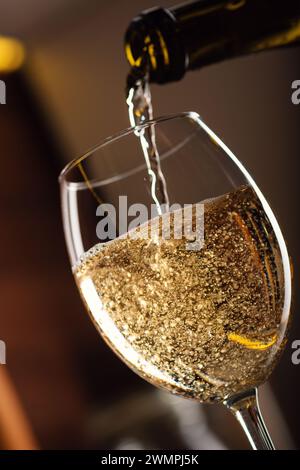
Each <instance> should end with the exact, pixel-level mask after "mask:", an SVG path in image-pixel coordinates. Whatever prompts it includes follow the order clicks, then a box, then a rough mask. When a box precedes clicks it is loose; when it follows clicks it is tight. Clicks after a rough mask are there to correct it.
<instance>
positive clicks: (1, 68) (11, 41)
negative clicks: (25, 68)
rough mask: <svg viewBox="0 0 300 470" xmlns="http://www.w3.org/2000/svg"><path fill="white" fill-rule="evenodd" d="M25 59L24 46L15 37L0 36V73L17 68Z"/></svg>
mask: <svg viewBox="0 0 300 470" xmlns="http://www.w3.org/2000/svg"><path fill="white" fill-rule="evenodd" d="M24 60H25V48H24V46H23V44H22V42H21V41H19V40H18V39H15V38H11V37H7V36H0V73H10V72H14V71H15V70H17V69H19V68H20V67H21V66H22V65H23V63H24Z"/></svg>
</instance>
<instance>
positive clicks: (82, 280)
mask: <svg viewBox="0 0 300 470" xmlns="http://www.w3.org/2000/svg"><path fill="white" fill-rule="evenodd" d="M144 131H146V132H148V134H149V131H151V132H150V133H151V135H155V145H156V151H157V152H158V155H159V158H160V172H161V174H162V175H163V178H164V182H165V185H166V190H167V192H168V199H169V204H170V205H169V206H168V207H167V208H166V207H165V208H164V210H161V211H159V210H157V204H153V194H152V191H151V184H150V183H151V181H150V178H149V165H148V164H149V162H146V161H145V152H144V150H145V149H142V148H141V140H140V138H139V136H141V134H142V133H143V132H144ZM151 178H152V182H153V174H152V175H151ZM59 181H60V187H61V200H62V213H63V224H64V231H65V237H66V243H67V248H68V252H69V257H70V262H71V266H72V270H73V274H74V277H75V281H76V284H77V286H78V289H79V291H80V294H81V296H82V299H83V301H84V303H85V305H86V308H87V310H88V312H89V314H90V317H91V319H92V321H93V322H94V325H95V326H96V328H97V329H98V331H99V332H100V334H101V335H102V337H103V338H104V340H105V341H106V342H107V344H108V345H109V346H110V347H111V348H112V349H113V350H114V352H115V353H116V354H117V355H118V356H119V357H120V358H121V359H122V360H123V361H124V362H125V363H126V364H127V365H128V366H129V367H130V368H132V369H133V370H134V371H135V372H136V373H138V374H139V375H140V376H141V377H143V378H144V379H146V380H147V381H149V382H151V383H152V384H154V385H156V386H158V387H161V388H163V389H167V390H169V391H170V392H171V393H175V394H178V395H181V396H183V397H187V398H193V399H195V400H198V401H199V402H202V403H218V402H220V403H223V404H224V405H225V406H226V407H228V408H229V409H230V410H231V411H232V413H233V414H234V415H235V416H236V418H237V419H238V421H239V422H240V423H241V425H242V427H243V429H244V431H245V432H246V434H247V437H248V439H249V441H250V443H251V445H252V447H253V449H274V446H273V444H272V441H271V438H270V436H269V434H268V431H267V429H266V426H265V424H264V422H263V419H262V416H261V413H260V410H259V406H258V401H257V387H258V386H259V385H260V384H262V383H263V382H264V381H266V379H267V378H268V377H269V375H270V373H271V372H272V370H273V368H274V366H275V364H276V363H277V361H278V359H279V357H280V354H281V352H282V350H283V347H284V345H285V340H286V331H287V325H288V319H289V311H290V304H291V270H290V264H289V257H288V253H287V249H286V245H285V242H284V239H283V236H282V233H281V231H280V228H279V225H278V223H277V221H276V219H275V217H274V215H273V213H272V211H271V209H270V207H269V205H268V203H267V202H266V200H265V198H264V196H263V195H262V193H261V191H260V190H259V188H258V187H257V186H256V184H255V182H254V181H253V179H252V178H251V176H250V175H249V173H248V172H247V171H246V170H245V169H244V167H243V166H242V164H241V163H240V162H239V160H238V159H237V158H236V157H235V156H234V155H233V153H232V152H231V151H230V150H229V149H228V148H227V147H226V146H225V145H224V143H223V142H222V141H221V140H220V139H219V138H218V137H217V136H216V135H215V134H214V133H213V132H212V131H211V130H210V129H209V128H208V127H207V126H206V125H205V124H204V123H203V122H202V120H201V119H200V117H199V116H198V115H197V114H196V113H193V112H190V113H182V114H179V115H172V116H167V117H162V118H158V119H156V120H152V121H149V122H146V123H145V124H142V125H140V126H136V127H135V128H130V129H127V130H125V131H123V132H121V133H119V134H118V135H115V136H113V137H110V138H108V139H106V140H105V141H104V142H102V143H101V144H100V145H98V146H96V147H95V148H93V149H91V150H90V151H88V152H87V153H86V154H85V155H84V156H82V157H80V158H78V159H77V160H74V161H72V162H71V163H69V164H68V165H67V166H66V167H65V169H64V170H63V171H62V173H61V175H60V178H59Z"/></svg>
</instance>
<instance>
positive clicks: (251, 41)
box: [125, 0, 300, 83]
mask: <svg viewBox="0 0 300 470" xmlns="http://www.w3.org/2000/svg"><path fill="white" fill-rule="evenodd" d="M299 42H300V1H299V0H284V1H283V0H235V1H228V0H227V1H224V0H198V1H193V2H189V3H184V4H181V5H179V6H175V7H172V8H168V9H165V8H159V7H157V8H152V9H150V10H146V11H144V12H142V13H141V14H140V15H138V16H137V17H136V18H134V19H133V20H132V21H131V23H130V25H129V27H128V29H127V31H126V34H125V54H126V57H127V60H128V62H129V64H130V66H131V68H132V70H133V71H134V74H135V75H136V74H137V73H141V74H142V73H145V70H147V72H148V78H149V81H150V82H156V83H167V82H171V81H176V80H180V79H181V78H182V77H183V76H184V74H185V72H186V71H188V70H194V69H199V68H201V67H203V66H206V65H208V64H212V63H216V62H219V61H222V60H225V59H230V58H233V57H237V56H242V55H245V54H250V53H254V52H259V51H263V50H266V49H273V48H277V47H282V46H289V45H292V44H296V43H299Z"/></svg>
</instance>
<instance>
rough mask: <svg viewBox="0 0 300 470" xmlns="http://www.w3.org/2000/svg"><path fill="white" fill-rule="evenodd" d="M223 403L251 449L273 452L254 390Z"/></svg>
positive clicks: (272, 445)
mask: <svg viewBox="0 0 300 470" xmlns="http://www.w3.org/2000/svg"><path fill="white" fill-rule="evenodd" d="M223 403H224V405H225V406H226V407H227V408H229V409H230V411H231V412H232V413H233V414H234V416H235V417H236V419H237V420H238V421H239V423H240V424H241V426H242V428H243V429H244V431H245V433H246V436H247V438H248V439H249V442H250V444H251V446H252V449H254V450H275V447H274V444H273V442H272V440H271V438H270V435H269V433H268V430H267V427H266V425H265V423H264V420H263V418H262V415H261V412H260V409H259V405H258V397H257V389H256V388H253V389H251V390H248V391H246V392H243V393H240V394H238V395H234V396H232V397H230V398H228V399H227V400H225V401H224V402H223Z"/></svg>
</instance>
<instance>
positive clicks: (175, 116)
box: [58, 111, 201, 183]
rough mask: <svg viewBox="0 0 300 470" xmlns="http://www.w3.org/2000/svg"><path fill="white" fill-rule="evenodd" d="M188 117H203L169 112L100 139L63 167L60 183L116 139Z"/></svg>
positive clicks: (189, 113) (188, 112) (187, 113)
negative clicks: (152, 126)
mask: <svg viewBox="0 0 300 470" xmlns="http://www.w3.org/2000/svg"><path fill="white" fill-rule="evenodd" d="M186 117H189V118H192V119H194V120H198V119H201V118H200V116H199V114H198V113H197V112H195V111H183V112H181V113H173V114H167V115H163V116H159V117H157V118H154V119H151V120H149V121H146V122H144V123H143V124H139V125H137V126H134V127H127V128H126V129H123V130H121V131H119V132H116V133H115V134H112V135H110V136H108V137H106V138H105V139H103V140H102V141H100V142H99V143H98V144H96V145H94V146H93V147H91V148H90V149H88V150H87V151H86V152H85V153H84V154H83V155H81V156H79V157H76V158H74V159H73V160H71V161H70V162H68V163H67V164H66V165H65V166H64V167H63V169H62V170H61V172H60V174H59V177H58V181H59V183H61V182H62V181H63V179H64V178H65V176H66V175H67V174H68V173H69V172H70V171H71V170H73V169H74V168H75V167H76V166H77V165H78V164H79V163H81V162H83V161H84V160H85V159H87V158H88V157H90V156H91V155H92V154H93V153H95V152H97V151H98V150H100V149H101V148H103V147H105V146H106V145H108V144H110V143H112V142H115V141H117V140H119V139H121V138H122V137H126V136H127V135H130V134H132V133H133V132H135V131H136V130H141V129H145V128H146V127H149V126H150V125H152V124H157V123H160V122H165V121H171V120H173V119H181V118H186Z"/></svg>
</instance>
